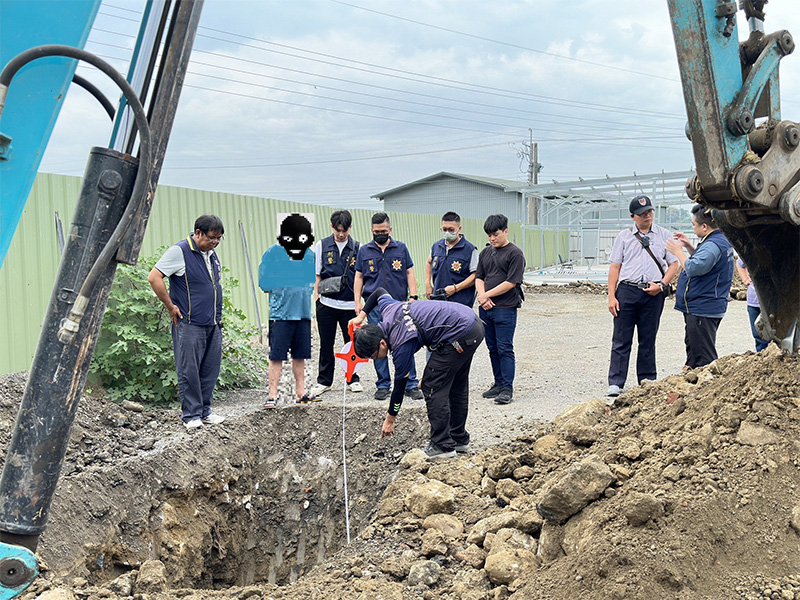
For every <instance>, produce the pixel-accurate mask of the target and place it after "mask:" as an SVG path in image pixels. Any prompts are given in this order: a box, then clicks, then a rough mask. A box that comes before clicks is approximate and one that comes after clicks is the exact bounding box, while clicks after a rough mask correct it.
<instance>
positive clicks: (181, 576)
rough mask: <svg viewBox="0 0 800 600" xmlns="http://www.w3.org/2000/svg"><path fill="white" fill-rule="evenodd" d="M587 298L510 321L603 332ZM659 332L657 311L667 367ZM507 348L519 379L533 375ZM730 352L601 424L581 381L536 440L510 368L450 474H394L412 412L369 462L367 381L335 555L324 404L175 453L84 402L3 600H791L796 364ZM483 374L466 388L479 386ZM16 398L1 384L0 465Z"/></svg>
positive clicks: (405, 462)
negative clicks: (28, 561) (555, 499)
mask: <svg viewBox="0 0 800 600" xmlns="http://www.w3.org/2000/svg"><path fill="white" fill-rule="evenodd" d="M592 296H593V294H592V293H590V294H587V297H586V299H585V300H576V299H575V298H573V297H570V296H569V295H565V296H562V295H561V294H558V295H556V294H541V295H540V294H538V293H537V296H536V297H534V298H529V302H528V303H527V305H528V306H526V309H524V311H523V314H522V315H521V316H522V319H523V320H524V318H525V314H535V315H537V317H541V316H542V315H547V314H550V315H551V316H552V317H553V319H558V318H560V317H559V315H560V312H561V311H562V310H564V309H565V306H566V308H567V309H570V310H572V318H573V319H574V318H575V313H576V312H580V311H581V310H585V311H586V312H587V316H586V319H585V320H584V322H585V323H589V324H590V325H591V319H594V318H598V319H599V318H602V311H603V310H605V300H604V299H603V298H602V297H599V296H595V297H592ZM587 301H588V302H591V303H593V304H592V305H593V306H595V312H594V313H591V314H592V315H594V316H591V315H589V313H590V312H591V311H590V310H589V308H588V307H589V304H586V302H587ZM736 304H743V303H736ZM597 305H599V307H598V306H597ZM670 308H671V307H670ZM732 308H734V307H733V306H732ZM528 311H530V312H528ZM566 312H567V313H569V310H567V311H566ZM674 312H675V311H672V313H674ZM737 315H738V316H737V317H736V318H737V319H740V318H741V317H742V315H743V311H741V310H740V311H739V313H737ZM730 317H731V315H729V317H726V319H729V318H730ZM564 318H569V314H566V315H564ZM606 320H607V319H606ZM670 320H672V322H673V325H674V324H675V323H678V321H676V320H675V315H674V314H673V315H668V314H666V311H665V322H662V328H663V329H664V335H665V336H666V337H667V338H668V339H667V340H666V343H668V344H670V346H674V341H672V340H670V339H669V336H670V335H677V331H678V328H677V326H676V327H675V332H676V333H675V334H669V327H671V325H668V324H667V323H666V322H668V321H670ZM723 323H725V321H723ZM737 327H738V326H737ZM525 330H526V328H525V326H524V325H523V326H522V327H521V330H520V334H521V335H522V340H524V341H523V342H522V343H520V341H521V339H520V338H518V341H517V345H518V348H519V349H518V352H517V354H518V361H519V362H524V360H525V359H526V356H528V355H531V356H539V354H542V353H543V354H547V352H546V350H542V349H541V348H536V347H534V343H535V342H533V341H532V340H529V339H528V338H527V337H526V336H528V335H529V334H528V333H526V332H525ZM736 331H737V334H736V335H735V336H732V337H731V340H730V341H726V342H724V343H726V344H727V343H730V344H732V345H736V344H738V346H739V348H740V352H743V353H740V354H732V355H729V356H724V357H723V358H720V359H719V360H718V361H716V362H714V363H712V364H711V365H709V366H707V367H705V368H703V369H698V370H696V371H690V372H688V373H681V372H680V362H679V361H680V356H679V355H680V352H681V351H682V348H678V350H677V351H676V352H677V355H678V357H677V358H675V357H670V360H671V361H672V362H671V363H670V364H671V365H672V367H671V370H672V372H673V373H674V374H672V375H668V376H667V377H665V378H663V379H661V380H659V381H657V382H646V383H644V384H643V385H641V386H638V387H633V388H631V389H630V390H628V391H626V393H624V394H623V395H622V396H620V397H619V399H618V400H617V401H616V403H615V404H614V405H613V406H610V407H606V403H605V401H603V400H600V399H599V398H602V396H601V395H600V394H602V391H604V389H602V390H601V389H600V388H601V387H602V382H603V379H604V373H603V369H604V368H605V367H604V366H603V365H602V364H601V365H600V366H599V371H600V372H599V373H597V372H593V373H592V374H591V375H585V374H584V375H585V377H587V378H588V379H582V378H581V375H580V373H579V374H578V375H577V377H578V379H579V380H581V381H587V380H588V381H592V382H593V384H592V386H591V387H590V388H589V389H582V392H581V391H580V390H578V391H576V390H571V391H570V393H569V394H559V396H560V397H559V401H558V402H556V403H554V404H553V406H552V407H551V408H548V409H547V411H549V412H552V415H549V416H547V420H543V419H541V418H536V416H535V415H536V414H539V413H541V409H540V408H537V411H538V412H537V411H532V410H531V411H524V410H522V409H521V408H520V407H522V406H523V405H524V404H525V402H526V400H527V399H528V397H531V398H538V397H539V395H541V394H543V393H546V388H547V387H548V386H547V385H546V382H542V380H541V379H539V380H537V381H536V382H535V383H534V382H532V381H529V380H528V378H527V377H525V376H526V375H530V373H527V371H526V368H525V367H524V368H522V369H520V374H521V375H522V377H520V381H519V384H518V386H517V389H516V391H515V402H514V403H512V405H510V407H511V409H510V410H511V411H517V413H514V412H510V413H507V414H502V413H499V412H497V411H498V410H499V409H498V407H496V406H494V405H492V404H491V403H490V402H488V403H487V401H486V400H483V399H481V398H480V392H481V391H482V389H483V385H480V384H479V385H474V386H473V390H472V394H471V405H472V407H473V408H472V413H471V418H470V429H471V431H472V435H473V446H474V449H475V452H474V453H473V454H470V455H467V456H463V457H459V458H458V459H451V460H441V461H425V460H421V459H420V456H419V452H418V451H417V450H415V449H416V448H418V447H419V446H421V445H422V444H423V443H424V441H425V438H426V434H427V419H426V417H425V413H424V408H423V406H422V404H421V403H414V402H408V403H407V406H405V407H404V409H403V412H402V413H401V416H402V419H401V421H400V422H399V425H398V430H397V435H396V436H395V437H393V438H389V439H384V440H381V439H380V438H379V437H378V436H377V435H376V432H377V431H378V430H379V426H380V422H381V420H382V416H383V403H378V402H375V401H370V400H368V399H367V397H368V396H369V395H371V394H370V391H371V390H370V387H369V384H368V377H365V387H366V389H367V392H366V393H365V394H362V395H360V397H358V399H357V401H355V402H353V403H352V406H349V407H348V409H347V434H346V438H345V440H346V442H345V445H346V448H347V482H348V498H349V510H350V521H351V523H350V525H351V527H350V529H351V535H352V542H351V543H350V544H349V545H347V544H346V538H347V531H346V527H345V508H344V502H343V496H344V482H345V478H344V471H343V468H342V467H343V465H342V458H341V457H342V442H341V423H342V421H341V419H342V409H341V406H340V402H341V400H338V398H341V396H339V395H338V394H336V393H335V392H329V393H328V394H326V395H325V396H324V401H323V402H321V403H316V404H312V405H304V406H292V405H288V406H285V407H282V408H280V409H278V410H274V411H265V410H259V406H260V403H261V401H262V399H263V397H264V395H263V391H262V390H251V391H243V392H238V393H237V394H230V395H229V398H227V399H226V400H225V401H221V402H219V403H218V412H220V414H225V415H226V416H228V420H227V421H226V422H225V423H224V424H223V425H220V426H213V427H212V426H208V427H204V428H203V429H201V430H199V431H197V432H193V433H191V434H189V433H187V432H185V430H184V429H183V427H182V426H181V425H180V423H179V421H178V419H177V414H176V412H175V410H174V409H173V410H146V411H143V412H138V411H137V410H136V407H132V408H133V410H127V409H124V408H122V407H120V406H119V405H116V404H113V403H109V402H105V401H103V400H102V399H97V398H87V399H84V400H83V401H82V403H81V406H80V408H79V412H78V416H77V419H76V424H75V426H74V428H73V432H72V436H71V441H70V444H69V448H68V452H67V457H66V459H65V464H64V470H63V476H62V479H61V481H60V484H59V489H58V493H57V496H56V498H55V500H54V503H53V507H52V510H51V514H50V521H49V523H48V527H47V529H46V531H45V534H44V535H43V537H42V540H41V542H40V546H39V555H40V557H41V558H42V560H43V562H44V565H45V570H44V573H43V575H42V576H41V577H40V578H39V579H38V580H37V581H36V582H35V583H34V585H33V586H32V587H31V588H30V590H29V591H28V592H26V593H25V594H23V595H22V598H24V599H26V600H33V599H34V598H41V599H42V600H55V599H57V598H58V599H65V598H66V599H69V598H87V599H89V600H95V599H97V600H99V599H100V598H110V599H122V598H130V597H133V598H137V599H138V600H147V599H150V600H161V599H163V600H167V599H169V600H172V599H177V598H189V599H192V600H210V599H212V598H232V597H234V598H253V599H255V600H258V599H264V600H266V599H269V598H274V599H275V600H278V599H282V600H295V599H297V600H299V599H301V598H302V599H313V598H325V600H339V599H345V598H347V599H351V598H357V599H364V600H366V599H378V598H385V599H390V598H397V599H410V598H424V599H426V600H428V599H434V598H435V599H440V598H441V599H452V600H486V599H501V598H512V599H513V600H523V599H526V600H527V599H531V600H539V599H541V600H544V599H554V600H555V599H562V598H563V599H566V598H587V599H598V600H599V599H606V598H634V599H643V600H644V599H648V600H650V599H658V598H675V599H687V600H688V599H690V598H691V599H697V598H703V599H709V600H723V599H725V600H730V599H732V598H742V599H747V600H750V599H760V598H780V599H788V600H793V599H795V598H800V579H798V573H800V543H798V541H799V540H798V533H797V532H796V529H798V530H800V505H798V502H797V499H796V496H797V486H798V485H800V465H799V464H798V451H800V442H798V441H797V440H798V439H800V436H799V435H798V434H800V369H799V368H798V367H800V364H798V359H797V357H795V356H788V355H785V354H782V353H781V352H779V351H778V349H777V348H776V347H775V346H770V348H769V349H768V350H767V351H765V352H762V353H760V354H755V353H753V352H745V351H744V350H745V349H746V348H748V347H749V345H750V343H751V340H749V339H748V336H749V331H748V330H747V329H746V317H744V320H743V323H742V324H741V327H739V328H737V330H736ZM721 332H722V330H721ZM609 334H610V329H609V328H608V327H606V328H605V329H602V330H600V329H599V328H594V329H591V327H590V330H589V331H588V333H586V334H585V335H586V339H583V338H581V339H580V341H579V342H578V346H577V347H573V354H572V356H571V357H568V358H567V359H566V360H562V361H561V362H560V363H559V364H560V365H561V369H562V370H561V372H560V374H559V375H560V376H561V377H571V376H572V375H573V374H574V373H575V372H576V370H578V371H580V370H581V369H583V370H584V371H585V370H586V365H585V364H583V361H582V356H581V355H582V351H581V350H580V349H578V348H579V347H580V346H583V347H584V348H586V347H587V346H592V348H586V349H587V350H588V352H587V353H588V354H590V355H592V356H594V355H597V356H598V357H599V356H600V355H606V354H607V352H608V340H609V339H610V335H609ZM590 338H591V339H590ZM659 343H660V344H661V343H662V342H661V341H660V342H659ZM565 344H566V343H565ZM596 346H599V347H596ZM556 351H557V352H558V353H559V354H561V353H565V352H566V353H569V351H570V350H569V348H566V347H561V348H557V349H556ZM477 360H478V358H476V361H477ZM597 360H598V361H599V360H600V359H599V358H598V359H597ZM589 364H590V365H592V364H594V363H592V362H589ZM675 365H677V367H676V366H675ZM576 366H577V367H578V368H577V369H576V368H574V367H576ZM367 368H368V369H371V367H367ZM485 369H486V365H483V364H476V368H475V369H474V374H475V377H476V378H478V381H485V377H484V375H483V374H484V373H485ZM536 369H537V370H538V371H544V369H543V368H542V366H541V363H539V364H537V367H536ZM597 370H598V368H594V369H593V371H597ZM667 372H669V369H668V371H667ZM549 376H551V377H552V376H553V374H552V373H550V374H549ZM531 377H532V375H531ZM598 382H599V383H598ZM24 383H25V378H24V375H12V376H6V377H3V378H0V444H1V445H2V448H3V449H4V448H5V447H6V445H7V443H8V439H9V437H10V432H11V429H12V426H13V419H14V415H15V412H16V406H17V405H18V403H19V400H20V398H21V396H22V391H23V388H24ZM553 387H556V388H557V386H553ZM586 387H587V386H583V388H586ZM372 389H373V390H374V386H373V387H372ZM329 396H330V398H329ZM348 398H349V397H348ZM559 403H560V405H561V406H560V408H559V409H558V410H554V409H555V408H556V406H558V404H559ZM576 403H577V404H576ZM565 409H566V410H565ZM523 413H526V414H528V415H529V416H528V417H526V416H523ZM558 413H562V414H561V415H559V416H558V417H557V418H556V419H555V420H552V419H553V417H554V416H555V415H556V414H558ZM514 414H517V416H516V417H511V415H514ZM531 414H533V417H531V416H530V415H531ZM493 415H497V416H496V418H493ZM495 436H496V437H495ZM495 442H496V443H495ZM492 444H494V445H492ZM587 460H588V461H594V464H600V463H602V465H604V466H603V469H604V470H605V469H607V471H608V472H609V473H610V475H609V478H608V480H607V481H605V480H604V481H603V483H602V485H601V486H600V487H599V488H598V489H597V490H596V493H594V494H588V495H587V498H585V499H584V501H583V502H582V503H581V504H582V505H581V506H579V507H577V509H576V510H575V511H574V512H573V513H571V514H569V515H568V517H567V518H563V519H558V520H552V521H551V520H548V519H545V518H543V517H542V516H541V514H540V512H539V511H538V510H537V506H539V505H541V504H542V503H543V502H544V503H545V504H548V502H547V501H551V500H552V495H553V490H554V489H562V488H563V489H569V490H572V492H570V493H573V492H574V493H576V494H577V495H579V496H580V495H581V493H583V491H584V489H583V488H588V487H590V486H589V482H586V481H582V480H581V481H575V476H574V474H575V473H576V471H577V470H579V466H580V465H582V464H585V463H586V461H587ZM570 486H571V487H570ZM422 489H436V490H438V492H437V494H434V495H433V496H435V497H431V498H429V500H430V501H431V502H432V503H433V505H434V506H436V507H437V508H436V509H435V510H436V511H438V513H447V515H448V516H447V517H446V518H445V517H442V516H441V514H439V516H438V518H432V517H430V516H429V515H428V514H426V510H431V509H421V508H420V507H419V505H418V504H417V503H416V502H417V501H416V500H415V498H417V497H418V495H419V493H420V490H422ZM576 490H577V491H576ZM578 492H580V493H578ZM448 494H449V495H450V496H451V498H452V501H451V502H449V503H448V502H440V500H441V496H445V497H446V496H448ZM548 499H549V500H548ZM546 500H547V501H546ZM568 500H569V498H560V501H563V502H564V503H567V504H568V503H569V502H568ZM542 512H543V513H544V514H547V511H546V510H543V511H542ZM426 517H428V518H426ZM519 564H523V565H525V566H524V568H519V567H518V566H517V567H515V566H514V565H519Z"/></svg>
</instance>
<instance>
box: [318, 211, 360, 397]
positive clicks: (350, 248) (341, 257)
mask: <svg viewBox="0 0 800 600" xmlns="http://www.w3.org/2000/svg"><path fill="white" fill-rule="evenodd" d="M352 225H353V217H352V216H351V215H350V211H347V210H337V211H336V212H334V213H333V214H332V215H331V229H333V234H332V235H329V236H328V237H326V238H325V239H323V240H321V241H319V242H317V244H316V246H314V256H315V258H316V282H315V283H314V300H315V301H316V315H317V329H318V330H319V374H318V375H317V384H316V385H315V386H314V387H312V388H311V392H310V394H311V395H312V396H319V395H320V394H323V393H325V392H327V391H328V390H329V389H331V385H333V374H334V366H335V364H336V363H335V359H334V357H333V353H334V347H333V344H334V341H335V340H336V328H337V327H338V328H339V329H340V330H341V332H342V339H343V340H344V343H347V342H349V341H350V333H349V332H348V331H347V323H348V322H349V321H350V319H352V318H353V311H354V310H355V301H354V297H353V281H354V279H355V274H356V257H357V256H358V249H359V247H360V244H359V243H358V242H357V241H355V240H354V239H353V238H352V237H351V236H350V228H351V227H352ZM347 387H348V389H349V390H350V391H351V392H360V391H362V389H363V388H362V387H361V383H360V381H359V379H358V374H354V375H353V379H352V381H351V382H350V384H349V385H348V386H347Z"/></svg>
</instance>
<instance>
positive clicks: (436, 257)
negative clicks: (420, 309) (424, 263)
mask: <svg viewBox="0 0 800 600" xmlns="http://www.w3.org/2000/svg"><path fill="white" fill-rule="evenodd" d="M447 248H448V246H447V242H445V241H444V240H439V241H438V242H436V243H435V244H434V245H433V246H432V247H431V273H432V274H433V291H436V290H438V289H439V288H445V287H447V286H448V285H454V284H456V285H457V284H459V283H461V282H462V281H464V280H465V279H466V278H467V277H469V263H470V262H471V261H472V253H473V252H474V251H475V246H474V245H473V244H472V243H471V242H469V241H467V238H465V237H464V236H461V239H460V240H458V242H456V245H455V246H453V247H452V248H450V251H449V252H448V251H447ZM447 301H448V302H458V303H459V304H463V305H464V306H472V305H473V303H474V302H475V286H470V287H468V288H464V289H463V290H458V291H457V292H456V293H455V294H453V295H452V296H450V297H449V298H447Z"/></svg>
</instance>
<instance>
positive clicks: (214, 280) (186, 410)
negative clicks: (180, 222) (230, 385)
mask: <svg viewBox="0 0 800 600" xmlns="http://www.w3.org/2000/svg"><path fill="white" fill-rule="evenodd" d="M224 233H225V228H224V227H223V225H222V221H221V220H220V219H219V217H216V216H214V215H202V216H201V217H198V218H197V221H195V224H194V233H192V234H191V235H189V236H188V237H187V238H186V239H185V240H181V241H180V242H178V243H177V244H175V245H174V246H172V247H170V248H168V249H167V251H166V252H165V253H164V256H162V257H161V259H160V260H159V261H158V262H157V263H156V266H155V267H153V270H152V271H150V274H149V275H148V277H147V281H148V282H150V286H151V287H152V288H153V291H154V292H155V293H156V296H158V299H159V300H161V302H163V303H164V306H166V307H167V310H168V311H169V318H170V321H172V343H173V347H174V350H175V369H176V370H177V372H178V393H179V395H180V398H181V413H182V414H181V418H182V420H183V423H184V425H186V428H187V429H197V428H198V427H201V426H202V425H203V423H206V424H210V425H214V424H217V423H222V421H224V420H225V419H224V418H223V417H220V416H219V415H215V414H214V413H213V412H211V399H212V396H213V393H214V386H216V384H217V378H218V377H219V369H220V363H221V361H222V284H221V282H220V264H219V259H218V258H217V254H216V252H214V248H216V247H217V246H218V245H219V243H220V242H221V241H222V235H223V234H224ZM165 277H169V291H167V286H166V284H165V283H164V278H165ZM190 297H191V302H189V298H190Z"/></svg>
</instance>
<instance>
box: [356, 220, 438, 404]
mask: <svg viewBox="0 0 800 600" xmlns="http://www.w3.org/2000/svg"><path fill="white" fill-rule="evenodd" d="M391 234H392V224H391V222H390V221H389V215H387V214H386V213H385V212H379V213H375V214H374V215H372V241H371V242H369V243H368V244H363V245H362V246H361V249H360V250H359V251H358V258H357V259H356V277H355V282H354V283H353V293H354V295H355V312H356V314H358V313H359V312H361V307H362V299H366V298H367V297H368V296H369V295H370V294H372V293H373V292H374V291H375V290H377V289H378V288H379V287H381V288H383V289H385V290H386V292H387V293H388V294H389V295H390V296H391V297H392V298H394V299H395V300H400V301H405V300H408V299H410V300H416V299H417V280H416V277H414V263H413V262H412V260H411V254H410V253H409V251H408V248H407V247H406V245H405V244H404V243H403V242H400V241H397V240H395V239H394V238H392V237H391ZM368 318H369V322H370V323H373V324H376V325H377V324H378V323H380V322H381V314H380V312H379V311H377V310H372V311H370V312H369V313H368ZM375 372H376V373H377V374H378V381H377V383H376V387H377V388H378V389H377V390H376V391H375V399H376V400H385V399H386V398H388V397H389V388H390V386H391V385H392V379H391V376H390V375H389V361H388V360H386V358H380V359H378V360H376V361H375ZM405 395H406V396H408V397H409V398H412V399H414V400H422V392H420V391H419V389H417V371H416V369H415V368H414V367H413V365H412V368H411V371H410V373H409V377H408V381H406V388H405Z"/></svg>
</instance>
